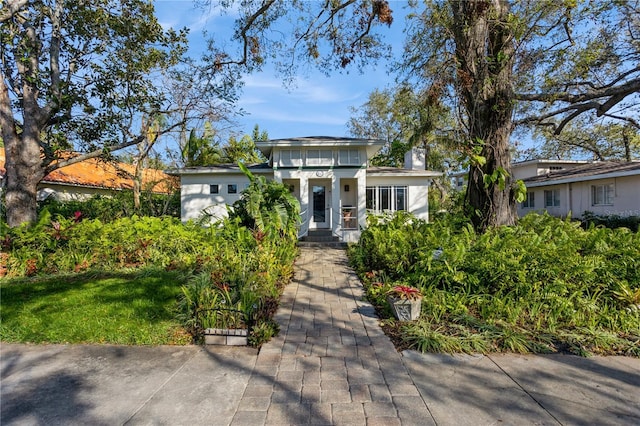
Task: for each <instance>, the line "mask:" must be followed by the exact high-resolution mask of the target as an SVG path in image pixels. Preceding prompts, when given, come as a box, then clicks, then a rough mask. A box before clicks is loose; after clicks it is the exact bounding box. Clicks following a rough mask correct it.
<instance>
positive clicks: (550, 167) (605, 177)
mask: <svg viewBox="0 0 640 426" xmlns="http://www.w3.org/2000/svg"><path fill="white" fill-rule="evenodd" d="M526 163H534V162H526ZM537 165H538V166H543V167H538V168H536V169H533V168H530V166H531V164H527V165H526V167H528V168H529V169H527V173H522V170H523V169H522V168H519V167H518V165H517V164H514V168H513V170H514V176H516V177H517V178H518V179H522V180H523V181H524V183H525V185H526V186H527V198H526V200H525V201H524V202H522V203H519V204H518V215H519V216H524V215H526V214H527V213H529V212H532V211H537V212H541V211H547V212H548V213H549V214H551V215H553V216H560V217H566V216H568V215H569V214H570V215H571V216H572V217H575V218H581V217H582V215H583V214H584V212H586V211H589V212H593V213H595V214H598V215H618V216H640V162H615V161H603V162H592V163H589V162H561V161H557V162H554V161H546V160H537ZM544 166H546V167H547V169H546V170H545V171H543V172H542V173H541V172H540V170H544ZM560 167H561V168H560ZM533 170H535V171H536V173H535V174H533ZM527 174H528V176H527Z"/></svg>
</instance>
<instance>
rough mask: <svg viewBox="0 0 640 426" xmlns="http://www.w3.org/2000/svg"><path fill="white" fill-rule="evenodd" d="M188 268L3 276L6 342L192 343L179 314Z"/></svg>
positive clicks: (0, 320) (0, 302)
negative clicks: (27, 277)
mask: <svg viewBox="0 0 640 426" xmlns="http://www.w3.org/2000/svg"><path fill="white" fill-rule="evenodd" d="M183 283H184V276H183V274H181V273H179V272H175V271H165V270H162V269H143V270H137V271H134V272H132V271H116V272H86V273H82V274H68V275H60V276H55V277H49V278H44V277H39V278H35V279H3V280H0V340H2V341H4V342H33V343H40V342H48V343H112V344H136V345H163V344H187V343H190V341H191V337H190V335H188V333H186V332H185V331H184V330H183V329H182V328H181V325H180V324H179V322H178V321H177V320H176V315H175V307H176V299H177V297H178V295H179V293H180V286H181V285H182V284H183Z"/></svg>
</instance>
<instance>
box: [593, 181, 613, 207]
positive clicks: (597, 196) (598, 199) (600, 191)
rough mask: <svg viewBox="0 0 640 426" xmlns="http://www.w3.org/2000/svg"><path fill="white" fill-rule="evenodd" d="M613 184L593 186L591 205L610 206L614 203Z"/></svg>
mask: <svg viewBox="0 0 640 426" xmlns="http://www.w3.org/2000/svg"><path fill="white" fill-rule="evenodd" d="M613 196H614V192H613V184H612V183H610V184H608V185H593V186H591V205H592V206H610V205H612V204H613Z"/></svg>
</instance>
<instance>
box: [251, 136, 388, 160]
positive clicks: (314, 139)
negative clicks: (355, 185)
mask: <svg viewBox="0 0 640 426" xmlns="http://www.w3.org/2000/svg"><path fill="white" fill-rule="evenodd" d="M384 144H385V141H384V140H382V139H364V138H343V137H336V136H305V137H297V138H288V139H271V140H268V141H262V142H256V147H257V148H258V149H259V150H260V152H262V154H263V155H264V156H265V157H267V158H270V156H271V152H272V151H273V148H328V147H331V148H334V147H340V148H344V147H365V148H366V149H367V157H369V158H370V157H372V156H373V155H374V154H375V153H376V152H378V151H379V150H380V149H381V148H382V147H383V146H384Z"/></svg>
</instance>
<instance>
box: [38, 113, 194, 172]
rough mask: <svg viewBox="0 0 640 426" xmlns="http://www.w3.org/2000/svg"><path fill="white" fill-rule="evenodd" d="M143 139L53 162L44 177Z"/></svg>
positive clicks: (169, 130) (165, 131) (172, 127)
mask: <svg viewBox="0 0 640 426" xmlns="http://www.w3.org/2000/svg"><path fill="white" fill-rule="evenodd" d="M183 124H184V122H183V121H180V122H178V123H175V124H173V125H171V126H169V127H167V128H166V129H163V130H162V131H160V132H158V133H157V135H158V137H160V136H161V135H164V134H165V133H169V132H171V131H173V129H175V128H176V127H180V126H182V125H183ZM145 139H146V135H140V136H138V137H136V138H134V139H131V140H129V141H126V142H122V143H119V144H114V145H109V146H105V147H103V148H102V149H97V150H95V151H91V152H87V153H86V154H81V155H78V156H76V157H72V158H67V159H64V160H58V161H55V162H53V163H51V164H49V165H48V166H47V167H46V168H45V176H46V175H48V174H49V173H51V172H52V171H54V170H57V169H61V168H63V167H66V166H70V165H72V164H76V163H80V162H82V161H85V160H90V159H92V158H98V157H102V156H103V155H105V154H106V153H109V152H113V151H119V150H121V149H124V148H128V147H130V146H133V145H136V144H138V143H140V142H143V141H144V140H145Z"/></svg>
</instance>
